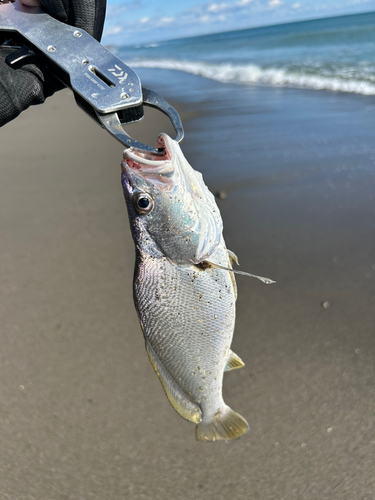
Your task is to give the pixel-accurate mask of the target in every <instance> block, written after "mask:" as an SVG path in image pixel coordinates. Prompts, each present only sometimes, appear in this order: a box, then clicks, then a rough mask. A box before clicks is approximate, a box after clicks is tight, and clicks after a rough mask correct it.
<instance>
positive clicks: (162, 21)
mask: <svg viewBox="0 0 375 500" xmlns="http://www.w3.org/2000/svg"><path fill="white" fill-rule="evenodd" d="M173 21H174V17H162V18H161V19H160V24H170V23H172V22H173Z"/></svg>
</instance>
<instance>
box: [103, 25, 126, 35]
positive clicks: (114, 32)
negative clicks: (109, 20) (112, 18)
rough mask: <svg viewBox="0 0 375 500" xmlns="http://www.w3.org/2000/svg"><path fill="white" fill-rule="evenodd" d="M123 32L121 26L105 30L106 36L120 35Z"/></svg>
mask: <svg viewBox="0 0 375 500" xmlns="http://www.w3.org/2000/svg"><path fill="white" fill-rule="evenodd" d="M121 32H122V28H121V26H111V27H110V28H106V29H105V30H104V34H105V35H118V34H119V33H121Z"/></svg>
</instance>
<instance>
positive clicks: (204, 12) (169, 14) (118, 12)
mask: <svg viewBox="0 0 375 500" xmlns="http://www.w3.org/2000/svg"><path fill="white" fill-rule="evenodd" d="M374 10H375V0H224V1H222V0H218V1H207V0H190V1H184V2H181V1H178V0H107V16H106V23H105V27H104V34H103V39H102V43H104V44H106V45H133V44H139V43H152V42H157V41H160V40H169V39H173V38H184V37H188V36H196V35H203V34H208V33H214V32H221V31H230V30H235V29H243V28H251V27H256V26H267V25H270V24H279V23H287V22H293V21H300V20H304V19H315V18H320V17H330V16H340V15H344V14H354V13H359V12H367V11H374Z"/></svg>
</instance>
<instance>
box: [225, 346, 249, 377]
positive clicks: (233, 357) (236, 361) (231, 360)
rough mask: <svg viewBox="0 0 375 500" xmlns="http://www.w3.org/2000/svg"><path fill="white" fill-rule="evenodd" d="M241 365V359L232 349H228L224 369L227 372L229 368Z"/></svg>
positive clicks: (232, 368) (233, 368)
mask: <svg viewBox="0 0 375 500" xmlns="http://www.w3.org/2000/svg"><path fill="white" fill-rule="evenodd" d="M243 366H245V363H244V362H243V361H242V359H241V358H240V357H239V356H237V354H236V353H234V352H233V351H232V350H229V356H228V360H227V364H226V365H225V370H224V371H226V372H229V371H230V370H236V369H237V368H242V367H243Z"/></svg>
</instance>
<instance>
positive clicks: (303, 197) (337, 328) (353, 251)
mask: <svg viewBox="0 0 375 500" xmlns="http://www.w3.org/2000/svg"><path fill="white" fill-rule="evenodd" d="M140 74H141V71H140ZM150 74H151V73H150ZM144 75H145V82H146V83H147V76H148V75H149V73H147V71H145V72H144ZM141 78H142V79H143V76H142V74H141ZM197 78H199V77H195V76H192V75H185V76H184V79H185V80H184V81H185V83H186V86H187V87H189V88H190V89H192V88H193V89H194V88H195V87H194V85H195V84H194V79H197ZM202 81H203V80H202ZM152 82H153V85H152V88H154V89H155V90H160V91H163V95H164V96H165V97H166V98H168V99H171V100H172V101H174V102H175V103H177V107H178V109H179V110H180V111H181V116H182V118H183V121H184V124H185V128H186V139H185V141H184V143H183V150H184V152H185V154H186V156H187V158H188V159H189V161H190V163H191V164H192V165H193V166H194V167H195V168H197V169H199V170H200V171H202V173H203V175H204V178H205V179H206V182H207V184H208V185H209V187H210V188H211V189H212V191H213V192H216V191H224V192H225V193H226V195H227V196H226V199H225V200H218V204H219V207H220V210H221V212H222V216H223V220H224V235H225V238H226V242H227V245H228V248H230V249H231V250H233V251H234V252H235V253H236V254H237V255H238V256H239V260H240V263H241V269H242V270H245V271H249V272H252V273H255V274H260V275H263V276H268V277H270V278H273V279H275V280H276V281H277V284H276V285H272V286H265V285H264V284H262V283H260V282H258V281H256V280H251V279H248V278H245V277H238V279H237V283H238V289H239V298H238V308H237V315H238V317H237V325H236V331H235V336H234V341H233V350H234V351H235V352H236V353H238V354H239V355H240V356H241V358H242V359H243V360H244V361H245V363H246V366H245V368H244V369H242V370H238V371H235V372H233V373H229V374H227V375H226V376H225V387H224V389H225V390H224V396H225V400H226V402H227V403H228V404H229V405H230V406H231V407H232V408H234V409H235V410H236V411H238V412H239V413H241V414H242V415H243V416H244V417H245V418H246V419H247V420H248V422H249V424H250V432H249V433H248V434H247V435H246V436H244V437H243V438H242V439H240V440H238V441H236V442H232V443H198V442H196V441H195V436H194V425H193V424H190V423H188V422H186V421H184V420H183V419H182V418H181V417H179V416H178V415H177V413H176V412H175V411H174V410H173V409H172V407H171V406H170V405H169V403H168V401H167V399H166V397H165V395H164V392H163V389H162V387H161V385H160V382H159V381H158V379H157V377H156V376H155V374H154V372H153V369H152V367H151V365H150V363H149V360H148V358H147V355H146V352H145V349H144V342H143V337H142V333H141V329H140V327H139V324H138V319H137V315H136V312H135V309H134V306H133V298H132V277H133V265H134V245H133V241H132V238H131V234H130V230H129V223H128V218H127V213H126V206H125V202H124V199H123V193H122V188H121V184H120V162H121V159H122V146H121V144H119V143H117V142H116V141H115V140H114V139H113V138H111V137H110V136H109V134H107V133H106V132H105V131H103V130H102V129H100V128H99V127H98V126H97V125H96V124H95V123H94V122H93V121H92V120H90V119H89V118H88V117H87V116H86V115H85V114H84V113H82V112H81V111H80V110H79V109H78V108H77V106H76V105H75V103H74V100H73V97H72V94H71V92H69V91H66V90H64V91H61V92H60V93H58V94H56V95H55V96H53V97H52V98H50V99H48V101H47V102H46V103H45V104H44V105H42V106H37V107H34V108H31V109H29V110H27V111H26V112H25V113H23V114H22V115H21V116H20V117H19V118H17V119H16V120H15V121H14V122H12V123H10V124H8V125H7V126H6V127H3V128H2V129H0V143H1V149H0V175H1V183H0V200H1V215H0V235H1V252H0V276H1V281H0V317H1V327H0V345H1V347H0V381H1V383H0V445H1V451H0V498H4V499H8V500H32V499H37V500H68V499H69V500H89V499H93V500H122V499H131V500H133V499H141V498H143V499H150V500H165V499H169V498H176V499H177V498H180V499H183V500H190V499H191V500H193V499H196V498H204V499H205V500H214V499H215V500H217V499H226V498H231V499H233V500H240V499H260V500H276V499H277V500H283V499H284V500H293V499H296V500H297V499H298V500H300V499H309V500H310V499H319V500H325V499H327V500H328V499H329V500H331V499H333V498H335V499H339V500H353V499H354V498H358V499H363V500H364V499H365V498H368V499H370V498H373V496H374V491H375V475H374V450H375V437H374V426H375V413H374V397H375V390H374V358H375V355H374V352H375V351H374V348H375V336H374V311H375V305H374V297H375V251H374V248H375V247H374V243H375V241H374V240H375V238H374V228H375V222H374V203H375V194H374V193H375V190H374V187H375V175H374V173H375V168H374V163H375V146H374V139H373V138H374V136H375V121H374V115H375V100H374V98H372V97H365V96H355V95H343V94H335V93H329V92H314V91H308V90H292V89H270V88H259V87H253V88H248V89H244V88H241V92H239V91H238V93H237V94H236V93H235V92H234V93H233V94H232V97H233V99H232V100H231V105H230V106H228V102H227V101H226V100H225V99H224V95H225V94H224V90H225V92H228V86H226V87H225V89H222V87H224V86H222V85H221V84H219V83H217V82H209V83H201V85H207V86H208V85H210V86H211V87H210V88H212V94H210V96H211V98H210V99H209V98H207V94H205V95H206V98H205V99H204V100H203V99H197V98H195V97H196V96H195V97H194V94H193V91H192V90H191V91H190V92H191V93H190V94H187V93H185V101H184V102H183V99H182V97H181V96H182V94H183V88H182V87H181V86H179V85H176V87H173V88H172V86H168V84H167V83H165V85H164V86H161V84H160V85H159V84H158V73H157V72H154V73H153V78H152ZM190 83H191V86H189V85H190ZM158 85H159V87H158ZM148 86H149V87H151V82H150V83H149V84H148ZM238 88H240V87H238ZM214 90H215V91H214ZM179 93H180V94H179ZM158 116H160V115H158ZM158 120H159V119H158ZM163 123H166V122H163ZM163 123H161V122H160V121H156V120H154V122H153V123H151V125H150V120H148V121H144V122H142V123H141V124H138V125H137V126H136V127H137V129H136V130H135V131H134V134H133V135H135V134H137V136H136V138H137V139H140V140H143V141H148V142H149V143H152V142H153V141H154V139H155V137H156V134H157V133H158V132H160V131H161V127H163V128H165V125H164V124H163ZM130 130H131V131H132V130H133V129H130ZM165 131H167V132H170V133H171V130H170V129H169V130H168V129H165Z"/></svg>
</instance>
